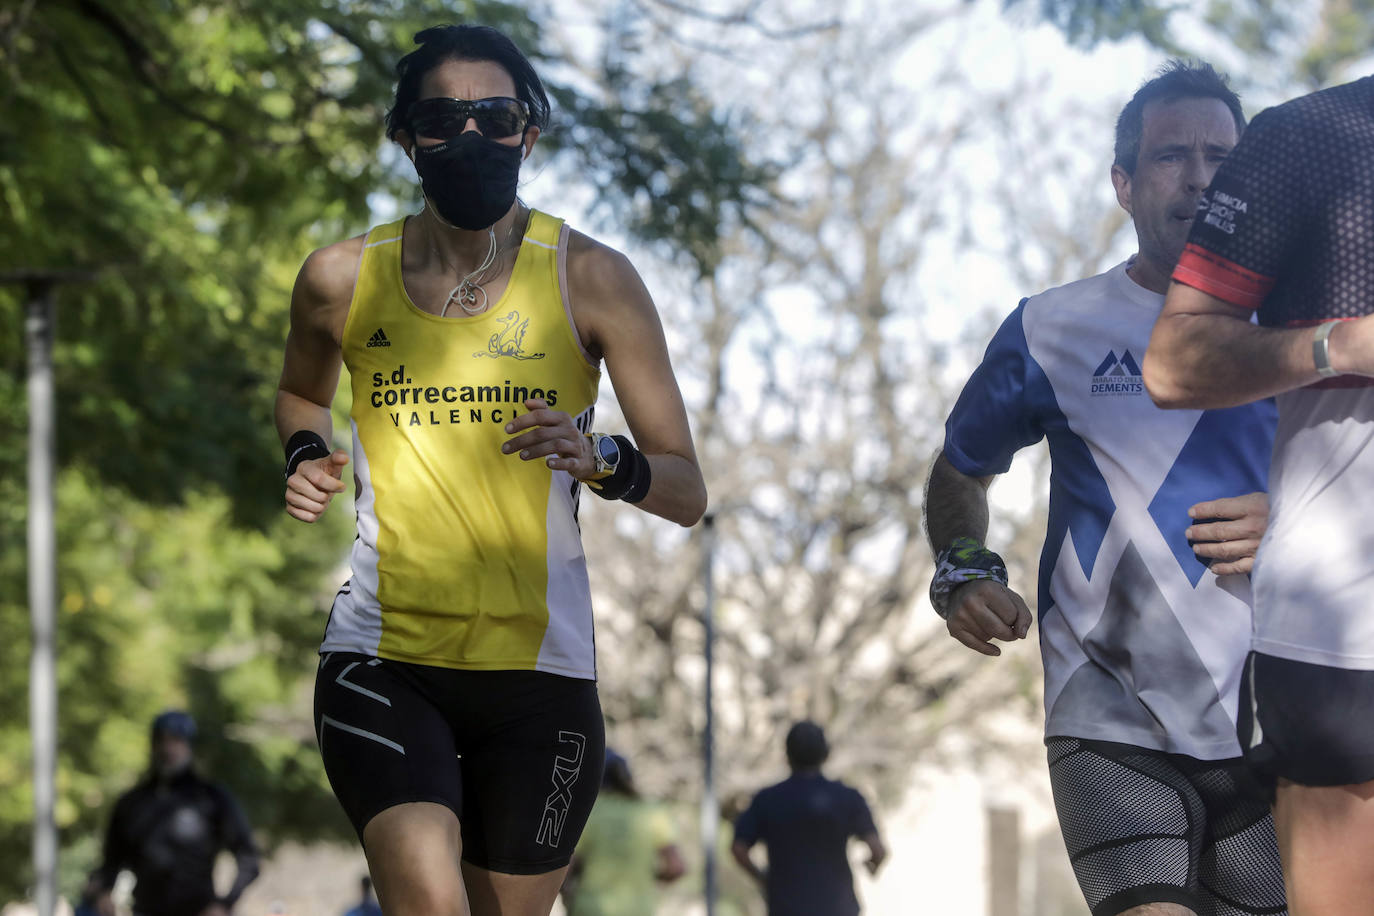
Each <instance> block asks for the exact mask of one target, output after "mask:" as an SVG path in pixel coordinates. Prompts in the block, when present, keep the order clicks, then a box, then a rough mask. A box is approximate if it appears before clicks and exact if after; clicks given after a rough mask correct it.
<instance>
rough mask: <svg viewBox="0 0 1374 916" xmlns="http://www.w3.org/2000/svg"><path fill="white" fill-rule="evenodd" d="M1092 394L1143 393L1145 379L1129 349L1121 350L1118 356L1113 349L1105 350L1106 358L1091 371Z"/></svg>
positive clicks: (1096, 396)
mask: <svg viewBox="0 0 1374 916" xmlns="http://www.w3.org/2000/svg"><path fill="white" fill-rule="evenodd" d="M1091 391H1092V396H1093V397H1095V398H1105V397H1129V396H1132V395H1141V394H1144V393H1145V381H1144V380H1143V379H1142V378H1141V377H1140V366H1139V365H1138V364H1137V363H1136V361H1135V357H1133V356H1131V351H1130V350H1123V351H1121V356H1120V358H1118V357H1117V355H1116V352H1115V351H1113V350H1108V351H1107V358H1106V359H1104V360H1102V362H1101V363H1099V364H1098V367H1097V371H1095V372H1094V373H1093V381H1092V389H1091Z"/></svg>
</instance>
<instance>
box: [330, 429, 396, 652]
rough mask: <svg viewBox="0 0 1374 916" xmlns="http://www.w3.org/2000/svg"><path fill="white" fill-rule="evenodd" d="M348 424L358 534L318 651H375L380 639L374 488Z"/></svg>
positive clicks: (363, 454) (358, 442)
mask: <svg viewBox="0 0 1374 916" xmlns="http://www.w3.org/2000/svg"><path fill="white" fill-rule="evenodd" d="M349 425H350V426H351V427H352V429H353V457H352V462H353V473H354V475H355V476H356V477H357V479H358V494H357V501H356V502H355V504H354V508H355V509H356V511H357V513H358V536H357V537H356V538H354V539H353V548H352V550H351V552H350V554H349V564H350V566H351V567H352V569H353V575H352V576H351V577H350V578H349V580H348V582H346V583H344V588H343V589H341V590H340V591H339V594H338V596H337V597H336V598H335V599H334V608H333V610H332V611H331V612H330V615H329V627H328V628H327V629H326V631H325V634H324V643H323V644H322V645H321V646H320V651H321V652H360V653H362V654H364V655H376V654H377V647H378V646H379V645H380V644H381V641H382V615H381V605H380V603H379V602H378V601H377V588H378V576H377V507H376V491H375V490H373V488H372V470H371V465H370V464H369V462H368V460H367V452H366V451H365V450H364V449H363V443H362V440H361V439H360V438H359V437H358V424H357V423H355V422H354V421H352V420H349Z"/></svg>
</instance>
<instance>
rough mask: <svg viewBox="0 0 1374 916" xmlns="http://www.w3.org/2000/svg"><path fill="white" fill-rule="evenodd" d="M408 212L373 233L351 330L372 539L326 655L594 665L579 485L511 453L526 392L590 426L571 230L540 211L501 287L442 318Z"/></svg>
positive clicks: (356, 461) (357, 455)
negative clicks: (412, 285) (405, 239)
mask: <svg viewBox="0 0 1374 916" xmlns="http://www.w3.org/2000/svg"><path fill="white" fill-rule="evenodd" d="M403 223H404V220H398V221H396V222H394V223H388V224H386V225H383V226H378V227H376V228H374V229H372V230H371V231H370V232H369V233H368V234H367V239H366V242H365V244H364V246H363V254H362V261H361V263H360V264H359V267H358V279H357V284H356V287H355V290H354V293H353V301H352V303H351V305H350V306H349V311H348V318H347V321H346V322H345V325H344V335H343V360H344V365H345V366H346V367H347V369H348V372H349V375H350V377H351V379H352V383H353V409H352V427H353V455H352V460H353V472H354V475H355V478H356V484H357V494H356V496H357V499H356V505H357V515H358V536H357V538H356V540H355V541H354V544H353V551H352V556H351V564H352V576H351V577H350V578H349V580H348V581H347V582H346V583H344V586H343V587H342V589H340V591H339V594H338V596H337V598H336V599H335V601H334V607H333V610H332V612H331V613H330V619H329V624H328V626H327V627H326V631H325V639H324V643H323V645H322V646H321V651H322V652H331V651H347V652H362V653H365V654H368V655H375V656H378V657H380V658H387V659H394V660H398V661H405V662H413V663H417V664H425V665H438V666H442V667H445V668H465V669H480V670H502V669H522V670H538V671H549V672H553V673H556V674H562V675H567V676H570V677H579V678H595V676H596V663H595V654H594V649H593V639H592V611H591V595H590V590H589V588H588V584H587V569H586V563H585V560H584V558H583V553H582V542H581V537H580V534H579V531H578V527H577V501H578V494H579V490H580V485H579V484H578V482H577V481H576V480H574V479H573V478H572V477H571V476H570V475H568V474H567V473H566V472H564V471H551V470H550V469H549V468H548V467H547V466H546V465H545V464H544V463H543V461H540V460H535V461H522V460H521V459H520V457H519V456H518V455H505V454H502V453H501V445H502V443H504V442H505V441H506V440H507V439H508V438H510V437H509V436H508V435H507V433H506V432H505V424H506V423H508V422H509V421H510V420H511V419H512V418H513V417H515V416H516V415H517V414H519V413H523V412H524V411H525V406H524V403H523V402H524V400H525V399H526V398H528V397H542V398H544V399H545V400H547V401H548V402H549V405H550V406H551V407H553V408H555V409H557V410H561V411H566V412H567V413H568V414H570V415H571V416H572V417H573V418H574V421H575V422H576V424H577V426H578V428H579V429H581V430H582V431H584V432H585V431H588V430H589V429H590V428H591V423H592V413H593V405H594V403H595V401H596V390H597V384H598V382H599V381H600V378H601V371H600V368H599V367H598V366H597V365H596V364H595V363H593V362H591V360H590V357H589V356H588V354H587V353H586V351H585V350H584V349H583V347H582V344H581V341H580V340H579V339H578V337H577V333H576V331H575V330H574V328H573V326H572V319H571V312H570V310H569V308H568V305H567V302H566V297H565V296H564V294H563V290H564V288H565V283H564V281H563V278H564V270H563V268H564V263H565V258H566V252H567V230H566V228H565V227H564V226H563V222H562V220H559V219H555V218H554V217H551V216H549V215H547V214H545V213H540V212H538V211H531V213H530V220H529V227H528V229H527V231H526V235H525V237H524V238H523V239H522V241H521V245H520V250H519V253H518V255H517V257H516V260H515V266H514V268H513V271H512V274H511V279H510V283H509V285H508V286H507V288H506V291H505V293H504V294H502V296H501V298H500V300H499V301H497V302H494V303H492V304H491V305H490V306H489V307H488V308H487V310H486V311H485V312H483V313H482V314H480V315H476V316H472V317H468V316H464V317H461V318H451V317H448V318H440V317H438V316H437V315H431V314H429V313H428V312H424V311H422V310H421V309H419V308H417V307H416V306H415V304H414V303H412V302H411V301H410V297H409V295H408V294H407V293H406V290H405V287H404V285H403V283H402V279H401V233H402V226H403Z"/></svg>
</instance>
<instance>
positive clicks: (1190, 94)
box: [1113, 59, 1245, 175]
mask: <svg viewBox="0 0 1374 916" xmlns="http://www.w3.org/2000/svg"><path fill="white" fill-rule="evenodd" d="M1179 99H1218V100H1220V101H1222V102H1224V103H1225V104H1226V107H1227V108H1229V109H1230V110H1231V117H1233V118H1235V119H1236V134H1237V135H1239V134H1241V133H1243V132H1244V131H1245V112H1244V110H1242V109H1241V107H1240V96H1238V95H1236V93H1235V92H1234V91H1232V89H1231V87H1230V85H1229V84H1228V83H1227V80H1226V77H1225V76H1223V75H1222V74H1220V73H1218V72H1217V71H1216V70H1214V69H1212V65H1211V64H1209V63H1204V62H1201V61H1186V60H1177V59H1175V60H1171V61H1169V62H1168V63H1167V64H1165V65H1164V66H1163V67H1160V68H1159V73H1158V74H1157V75H1156V76H1155V78H1154V79H1152V80H1150V81H1149V82H1147V83H1145V85H1143V86H1141V87H1140V88H1139V89H1137V90H1136V93H1135V95H1133V96H1131V100H1130V101H1129V102H1127V103H1126V107H1125V108H1123V109H1121V116H1120V117H1119V118H1117V119H1116V149H1115V158H1114V159H1113V164H1114V165H1119V166H1121V168H1123V169H1125V170H1126V174H1128V175H1134V174H1135V167H1136V161H1137V160H1138V159H1139V157H1140V136H1141V134H1142V133H1144V131H1145V106H1146V105H1148V104H1149V103H1150V102H1163V103H1166V104H1167V103H1169V102H1177V101H1178V100H1179Z"/></svg>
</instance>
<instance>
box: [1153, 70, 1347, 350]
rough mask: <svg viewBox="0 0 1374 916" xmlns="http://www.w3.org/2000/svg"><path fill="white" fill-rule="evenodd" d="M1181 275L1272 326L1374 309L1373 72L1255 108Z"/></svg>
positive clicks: (1213, 191) (1212, 192)
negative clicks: (1251, 310) (1260, 109)
mask: <svg viewBox="0 0 1374 916" xmlns="http://www.w3.org/2000/svg"><path fill="white" fill-rule="evenodd" d="M1174 279H1175V280H1177V281H1179V282H1180V283H1186V284H1188V285H1189V286H1192V287H1196V288H1197V289H1200V290H1202V291H1203V292H1205V293H1209V294H1211V295H1212V296H1215V297H1216V298H1218V299H1222V300H1224V301H1226V302H1230V303H1233V304H1235V305H1239V306H1242V307H1245V308H1255V309H1258V310H1259V323H1260V324H1262V325H1264V326H1266V327H1296V326H1302V325H1311V324H1317V323H1320V322H1322V321H1326V320H1329V319H1332V318H1358V317H1360V316H1362V315H1368V314H1371V313H1374V77H1366V78H1365V79H1362V80H1358V81H1356V82H1353V83H1348V84H1346V85H1344V86H1337V87H1335V88H1332V89H1327V90H1324V91H1322V92H1317V93H1313V94H1312V95H1308V96H1304V97H1302V98H1299V99H1295V100H1293V101H1291V102H1288V103H1286V104H1283V105H1279V106H1277V107H1275V108H1271V109H1269V110H1267V111H1264V112H1262V113H1261V114H1260V115H1259V116H1258V117H1256V118H1255V120H1254V122H1253V123H1252V124H1251V125H1250V128H1249V130H1247V131H1246V132H1245V136H1244V137H1242V138H1241V141H1240V144H1239V145H1238V146H1237V147H1236V148H1235V150H1234V151H1233V152H1232V153H1231V154H1230V156H1228V157H1227V158H1226V161H1225V162H1224V163H1222V166H1221V168H1220V169H1218V170H1217V174H1216V177H1215V179H1213V181H1212V184H1211V187H1210V188H1208V191H1207V195H1206V198H1205V199H1204V201H1203V204H1202V209H1200V210H1199V211H1198V219H1197V220H1196V221H1195V222H1194V224H1193V229H1192V233H1191V235H1190V236H1189V239H1188V246H1187V248H1186V249H1185V250H1184V252H1183V257H1182V258H1180V259H1179V262H1178V267H1177V269H1176V270H1175V271H1174Z"/></svg>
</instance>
